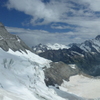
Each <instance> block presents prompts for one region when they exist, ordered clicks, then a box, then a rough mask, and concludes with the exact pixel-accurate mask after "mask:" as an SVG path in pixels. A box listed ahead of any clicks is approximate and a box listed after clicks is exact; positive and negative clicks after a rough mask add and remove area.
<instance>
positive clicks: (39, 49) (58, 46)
mask: <svg viewBox="0 0 100 100" xmlns="http://www.w3.org/2000/svg"><path fill="white" fill-rule="evenodd" d="M68 48H69V46H66V45H62V44H58V43H55V44H50V43H48V44H46V45H42V44H39V45H37V46H34V47H32V49H33V50H34V52H36V53H42V52H45V51H47V50H59V49H68Z"/></svg>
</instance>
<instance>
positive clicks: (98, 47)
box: [79, 35, 100, 52]
mask: <svg viewBox="0 0 100 100" xmlns="http://www.w3.org/2000/svg"><path fill="white" fill-rule="evenodd" d="M79 47H80V48H81V49H83V50H84V51H86V52H100V35H98V36H96V38H95V39H92V40H87V41H85V42H83V43H81V44H80V46H79Z"/></svg>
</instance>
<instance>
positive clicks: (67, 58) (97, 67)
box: [33, 35, 100, 76]
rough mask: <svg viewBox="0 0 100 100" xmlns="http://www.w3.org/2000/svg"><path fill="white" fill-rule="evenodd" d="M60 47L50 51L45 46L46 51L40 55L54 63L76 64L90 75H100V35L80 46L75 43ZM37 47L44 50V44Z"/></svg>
mask: <svg viewBox="0 0 100 100" xmlns="http://www.w3.org/2000/svg"><path fill="white" fill-rule="evenodd" d="M58 45H59V44H58ZM60 45H61V44H60ZM60 45H59V49H55V48H50V49H48V46H47V45H45V50H44V51H43V52H42V51H41V52H38V55H39V56H41V57H44V58H46V59H49V60H52V61H54V62H59V61H62V62H64V63H66V64H76V65H77V66H78V68H80V70H82V71H83V72H85V73H87V74H89V75H93V76H98V75H100V35H98V36H96V37H95V38H94V39H92V40H86V41H85V42H83V43H80V44H77V43H73V44H69V45H68V46H66V45H63V48H62V45H61V47H60ZM36 47H37V48H38V47H39V48H40V50H43V48H42V47H43V46H42V44H41V46H39V45H38V46H36ZM39 48H38V51H39ZM33 50H34V48H33ZM35 50H37V49H35ZM35 52H37V51H35Z"/></svg>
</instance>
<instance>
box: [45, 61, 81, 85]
mask: <svg viewBox="0 0 100 100" xmlns="http://www.w3.org/2000/svg"><path fill="white" fill-rule="evenodd" d="M44 73H45V76H46V78H45V82H46V85H47V86H48V85H55V84H58V85H61V84H62V83H63V80H66V81H68V80H69V78H70V76H73V75H76V74H79V69H78V67H77V66H75V69H73V68H71V65H67V64H65V63H63V62H57V63H54V62H52V63H51V67H50V68H48V69H45V70H44Z"/></svg>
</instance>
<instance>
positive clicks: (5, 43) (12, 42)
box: [0, 23, 31, 52]
mask: <svg viewBox="0 0 100 100" xmlns="http://www.w3.org/2000/svg"><path fill="white" fill-rule="evenodd" d="M0 47H1V48H2V49H3V50H5V51H8V50H9V48H10V49H12V50H13V51H21V50H22V51H24V52H26V50H25V49H27V50H31V49H30V48H29V47H28V46H27V45H26V44H25V43H24V42H23V41H22V40H21V39H20V38H19V37H18V36H16V35H13V34H10V33H8V32H7V30H6V29H5V27H4V25H3V24H2V23H0Z"/></svg>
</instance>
